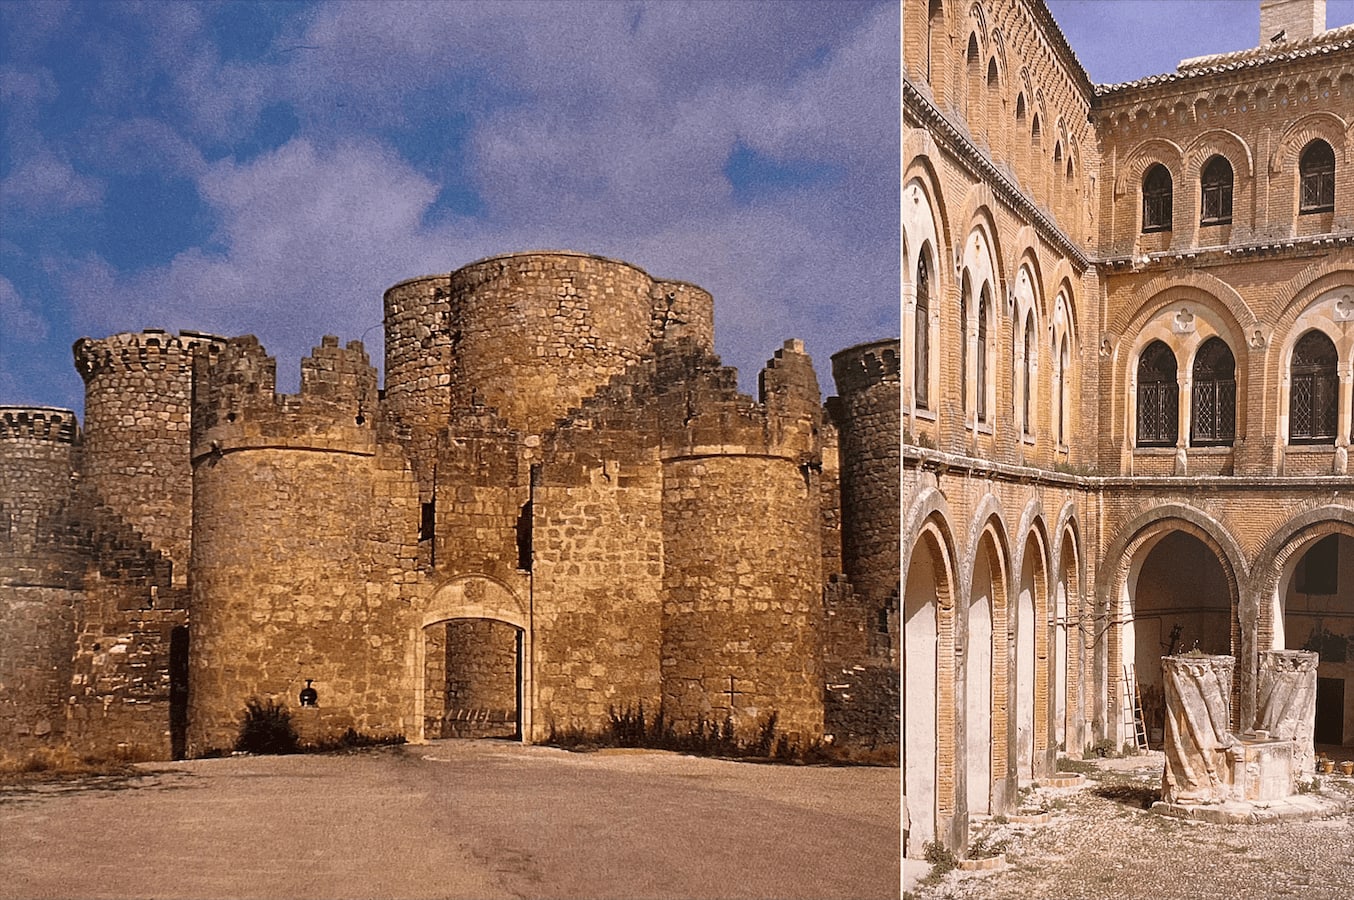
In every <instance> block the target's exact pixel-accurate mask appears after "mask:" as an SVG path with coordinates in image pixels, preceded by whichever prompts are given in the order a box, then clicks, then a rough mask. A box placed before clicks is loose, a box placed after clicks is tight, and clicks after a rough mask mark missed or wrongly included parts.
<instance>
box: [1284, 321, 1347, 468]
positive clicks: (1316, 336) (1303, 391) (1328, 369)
mask: <svg viewBox="0 0 1354 900" xmlns="http://www.w3.org/2000/svg"><path fill="white" fill-rule="evenodd" d="M1336 361H1337V356H1336V352H1335V344H1334V343H1333V342H1332V341H1331V339H1330V338H1329V337H1327V336H1326V334H1325V332H1323V331H1320V330H1318V329H1312V330H1311V331H1309V332H1307V333H1306V334H1304V335H1303V336H1302V337H1301V338H1299V339H1298V342H1297V343H1296V344H1295V345H1294V346H1293V362H1292V366H1291V378H1290V382H1289V389H1288V442H1289V443H1290V444H1330V443H1334V441H1335V422H1336V419H1337V414H1336V413H1337V404H1338V403H1339V394H1340V379H1339V376H1338V375H1337V374H1336Z"/></svg>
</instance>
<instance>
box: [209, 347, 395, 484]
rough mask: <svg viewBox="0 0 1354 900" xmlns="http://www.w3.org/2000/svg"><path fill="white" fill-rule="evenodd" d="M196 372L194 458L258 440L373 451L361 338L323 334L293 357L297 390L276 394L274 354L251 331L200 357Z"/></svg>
mask: <svg viewBox="0 0 1354 900" xmlns="http://www.w3.org/2000/svg"><path fill="white" fill-rule="evenodd" d="M196 379H197V396H196V401H195V404H194V407H193V432H192V433H193V450H192V455H193V459H194V460H197V459H198V458H199V457H201V456H203V455H206V454H213V455H219V454H221V453H225V452H227V451H230V450H238V449H246V448H260V447H272V448H292V449H310V450H331V451H335V452H344V453H358V454H362V455H371V454H373V453H375V449H376V431H375V425H376V418H377V413H378V411H379V407H378V403H379V399H378V393H377V389H376V370H375V369H374V368H373V367H372V365H371V360H370V358H369V357H368V356H367V351H366V349H365V348H364V347H363V345H362V342H361V341H349V342H348V345H347V346H346V347H340V346H339V342H338V338H336V337H334V336H332V335H326V336H325V337H324V338H323V339H322V340H321V343H320V346H318V347H315V348H314V349H313V350H312V351H311V355H310V356H307V357H306V358H305V359H303V360H301V390H300V392H299V393H297V394H278V393H277V360H276V359H275V358H273V357H271V356H268V354H267V351H266V350H264V348H263V346H262V345H261V344H260V343H259V340H258V338H256V337H254V336H253V335H246V336H244V337H238V338H231V339H230V340H229V341H227V342H226V343H225V345H224V346H223V347H222V348H221V351H220V352H219V353H218V354H217V355H216V358H215V359H214V360H205V359H204V360H200V361H199V364H198V369H197V373H196Z"/></svg>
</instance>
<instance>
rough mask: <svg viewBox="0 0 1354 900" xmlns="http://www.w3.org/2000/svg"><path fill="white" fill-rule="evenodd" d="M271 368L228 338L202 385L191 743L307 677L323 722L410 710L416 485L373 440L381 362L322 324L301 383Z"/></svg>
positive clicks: (388, 717) (391, 452)
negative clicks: (408, 638)
mask: <svg viewBox="0 0 1354 900" xmlns="http://www.w3.org/2000/svg"><path fill="white" fill-rule="evenodd" d="M273 371H274V363H273V361H272V360H271V359H268V358H267V357H265V356H264V355H263V350H262V348H261V347H259V345H258V342H257V341H256V340H254V339H252V338H243V339H234V340H232V341H230V342H228V343H227V345H226V346H225V348H224V349H223V350H222V351H221V354H220V357H219V359H218V360H217V362H216V364H215V365H214V366H213V367H212V369H211V371H210V372H209V373H206V375H205V385H204V389H201V390H200V391H199V395H200V397H202V398H203V399H202V403H201V405H200V407H199V409H198V410H196V415H195V419H194V421H195V425H196V426H197V427H196V428H195V434H194V442H193V465H194V496H195V499H196V504H195V506H194V527H195V528H196V529H197V539H196V540H195V541H194V543H193V587H192V591H193V602H192V613H193V619H192V631H191V643H190V660H191V664H190V680H191V694H190V697H191V700H190V707H189V722H190V727H189V735H188V748H189V752H190V753H191V754H199V753H203V752H206V751H208V750H211V749H219V748H226V747H229V746H231V744H232V742H233V740H234V737H235V735H236V733H237V730H238V725H239V721H240V719H241V718H242V714H243V711H244V708H245V704H246V702H247V701H248V700H250V699H251V698H254V697H258V698H273V699H276V700H280V701H281V702H284V703H286V704H288V705H295V704H296V699H295V698H296V697H297V696H298V695H299V693H300V691H301V689H302V688H304V687H305V683H306V680H307V679H311V680H313V682H314V684H313V687H314V689H315V690H316V691H318V693H319V708H320V709H321V710H322V711H324V712H325V714H326V717H325V724H326V726H327V727H328V729H329V730H330V731H335V732H341V731H342V730H343V729H344V728H347V727H354V728H356V729H358V730H359V731H362V732H365V733H369V734H381V733H402V732H403V731H404V730H405V728H406V727H407V726H408V725H409V724H410V719H411V716H412V709H411V707H410V706H409V703H410V700H409V699H408V698H411V697H412V695H413V689H412V684H411V678H412V670H411V668H410V665H409V661H408V659H407V658H406V643H405V640H404V637H403V636H404V634H405V633H406V630H407V628H408V627H409V621H408V604H407V602H406V600H405V597H404V594H403V590H402V580H403V579H404V578H416V577H417V574H418V573H417V571H416V569H415V568H414V566H413V561H414V558H415V556H416V554H417V548H416V545H417V533H416V529H417V524H418V501H417V496H418V495H417V490H416V486H415V484H414V481H413V476H412V473H411V472H410V471H409V469H408V466H407V464H406V463H405V461H404V459H403V457H402V454H400V452H399V451H398V449H393V448H387V447H383V446H381V445H379V444H378V442H377V440H376V431H377V429H376V422H375V416H376V414H377V409H376V373H375V370H373V369H372V368H371V366H370V364H369V363H368V362H367V358H366V354H365V352H364V351H363V349H362V346H361V344H359V343H357V342H352V343H350V344H349V345H348V346H347V347H346V348H343V349H340V348H339V347H338V342H337V340H336V339H333V338H326V339H325V340H324V343H323V345H322V346H321V347H317V348H316V349H315V350H314V351H313V355H312V356H311V357H309V358H307V359H306V360H304V361H303V362H302V376H301V393H300V394H298V395H296V396H294V397H289V396H281V397H279V396H277V395H275V393H274V380H273Z"/></svg>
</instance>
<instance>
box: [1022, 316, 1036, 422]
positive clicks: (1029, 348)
mask: <svg viewBox="0 0 1354 900" xmlns="http://www.w3.org/2000/svg"><path fill="white" fill-rule="evenodd" d="M1033 373H1034V313H1033V311H1031V312H1028V313H1026V314H1025V379H1024V391H1023V394H1022V396H1021V398H1020V404H1021V405H1020V410H1021V411H1020V420H1021V422H1023V423H1024V424H1023V427H1024V429H1025V434H1027V435H1028V434H1032V433H1033V432H1034V429H1033V427H1032V425H1033V423H1032V422H1031V421H1030V382H1031V381H1033V380H1034V377H1033Z"/></svg>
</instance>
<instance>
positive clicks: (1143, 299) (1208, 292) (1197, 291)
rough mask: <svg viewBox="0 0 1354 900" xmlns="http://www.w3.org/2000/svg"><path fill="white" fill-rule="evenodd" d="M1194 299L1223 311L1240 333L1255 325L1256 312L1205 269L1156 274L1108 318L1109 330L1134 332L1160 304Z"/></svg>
mask: <svg viewBox="0 0 1354 900" xmlns="http://www.w3.org/2000/svg"><path fill="white" fill-rule="evenodd" d="M1194 299H1198V300H1203V301H1205V302H1211V303H1212V304H1214V305H1216V306H1218V307H1220V308H1221V309H1222V310H1225V311H1226V313H1227V315H1228V317H1230V318H1231V319H1232V321H1233V322H1234V323H1235V324H1236V327H1238V328H1240V329H1241V330H1242V331H1243V333H1248V332H1249V331H1250V329H1251V328H1253V327H1254V326H1255V325H1256V324H1257V321H1258V320H1257V318H1256V315H1255V313H1254V312H1253V311H1252V310H1251V308H1250V305H1249V304H1247V303H1246V300H1245V298H1243V297H1242V296H1241V294H1240V292H1238V291H1237V289H1236V288H1234V287H1232V286H1231V285H1230V284H1228V283H1227V282H1225V281H1223V280H1221V279H1220V278H1215V277H1214V276H1212V275H1209V274H1207V273H1205V272H1197V271H1186V272H1182V273H1172V274H1169V275H1158V276H1157V277H1155V278H1153V279H1151V280H1150V281H1148V282H1147V283H1146V284H1144V285H1143V286H1142V287H1140V288H1138V290H1137V291H1136V293H1135V295H1134V298H1133V303H1131V304H1128V305H1126V306H1125V307H1124V309H1123V310H1122V312H1120V314H1119V315H1117V316H1115V317H1114V318H1112V319H1111V320H1110V325H1109V328H1108V330H1109V331H1112V332H1114V333H1116V334H1122V335H1129V334H1133V333H1134V331H1135V330H1136V329H1138V328H1141V327H1142V325H1143V324H1144V323H1145V322H1147V321H1149V320H1150V319H1152V318H1153V317H1154V316H1155V315H1156V314H1157V311H1158V310H1160V308H1161V307H1163V306H1166V305H1167V304H1169V303H1173V302H1175V301H1177V300H1194Z"/></svg>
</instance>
